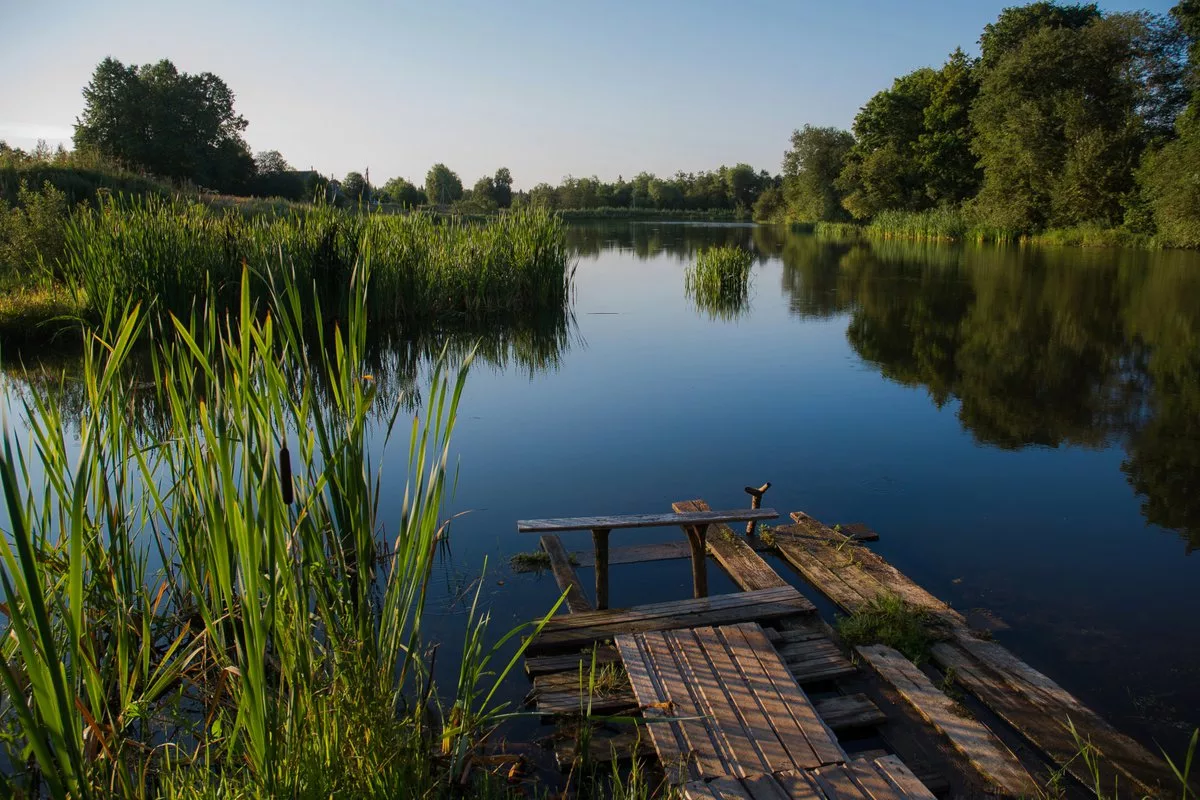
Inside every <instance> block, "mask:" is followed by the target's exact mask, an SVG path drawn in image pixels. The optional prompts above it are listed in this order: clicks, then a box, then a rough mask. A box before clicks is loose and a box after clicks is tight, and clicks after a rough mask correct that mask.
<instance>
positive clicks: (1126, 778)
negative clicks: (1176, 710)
mask: <svg viewBox="0 0 1200 800" xmlns="http://www.w3.org/2000/svg"><path fill="white" fill-rule="evenodd" d="M791 516H792V519H793V520H794V521H795V524H794V525H789V526H782V527H779V528H776V529H775V540H776V544H777V546H778V548H779V551H780V554H781V555H782V556H783V557H784V558H785V560H787V561H788V562H789V563H790V564H791V565H792V566H793V567H795V568H796V569H797V570H799V571H800V573H801V574H802V575H804V577H805V578H806V579H808V581H809V582H810V583H812V584H813V585H814V586H815V587H816V588H817V589H819V590H820V591H821V592H822V593H823V594H825V595H826V596H827V597H829V598H830V599H831V600H833V601H834V602H835V603H837V605H838V606H840V607H841V608H842V609H843V610H845V611H848V612H853V611H855V610H856V609H858V608H859V607H861V606H862V605H863V604H864V603H865V602H867V601H868V600H870V599H872V598H874V597H878V596H880V595H882V594H883V593H891V594H895V595H898V596H899V597H901V598H903V599H904V600H905V601H907V602H908V603H911V604H913V605H915V606H918V607H920V608H923V609H925V610H927V611H929V612H930V614H931V615H932V616H933V617H934V618H935V620H937V622H938V623H939V625H940V626H941V628H942V629H943V631H944V632H945V634H946V636H947V638H948V642H946V643H945V644H942V645H938V646H936V647H935V648H934V651H933V658H934V662H935V663H936V664H938V666H940V667H942V668H943V669H953V670H954V673H955V676H956V679H957V680H958V682H959V683H960V684H961V685H962V686H963V687H964V688H965V689H967V690H968V691H970V692H971V693H972V694H973V695H975V696H976V697H977V698H978V699H979V700H980V702H982V703H983V704H984V705H985V706H987V707H988V708H989V709H991V710H992V711H993V712H995V713H996V714H997V715H998V716H999V717H1001V718H1002V719H1004V720H1005V721H1006V722H1008V723H1009V724H1010V725H1012V726H1013V727H1014V728H1016V729H1017V730H1018V731H1019V732H1020V733H1021V734H1022V735H1024V736H1025V737H1026V738H1028V739H1029V741H1030V742H1032V743H1033V744H1034V745H1035V746H1036V747H1037V748H1038V749H1040V750H1041V751H1042V752H1043V753H1045V754H1046V755H1047V756H1049V757H1050V758H1051V760H1053V761H1054V762H1055V763H1056V764H1058V765H1059V766H1062V767H1064V768H1065V769H1066V770H1067V771H1068V772H1070V773H1071V774H1072V775H1074V776H1075V777H1076V778H1077V779H1079V780H1080V781H1082V782H1084V783H1085V784H1088V785H1090V783H1091V782H1092V780H1093V776H1092V775H1091V773H1090V772H1089V771H1088V767H1087V765H1086V764H1085V763H1084V762H1083V760H1082V759H1080V758H1078V757H1077V754H1078V752H1079V742H1077V741H1076V736H1075V734H1073V733H1072V732H1071V730H1070V727H1071V726H1072V725H1073V726H1074V727H1075V730H1076V732H1077V733H1078V736H1079V737H1080V739H1081V740H1083V741H1087V742H1089V743H1090V744H1091V746H1092V747H1093V748H1094V749H1095V750H1096V751H1097V752H1098V753H1099V759H1098V761H1099V765H1100V770H1101V775H1102V779H1103V782H1104V785H1105V786H1106V787H1110V786H1112V785H1113V783H1114V780H1116V781H1118V782H1119V783H1120V784H1121V785H1132V788H1133V789H1134V790H1135V791H1136V792H1137V793H1138V794H1140V795H1157V794H1160V793H1161V791H1162V789H1163V788H1164V787H1169V786H1173V785H1175V783H1177V781H1176V779H1175V777H1174V774H1173V773H1172V772H1171V771H1170V768H1169V767H1168V766H1167V765H1166V763H1165V762H1163V761H1162V759H1160V758H1158V757H1157V756H1156V755H1154V754H1153V753H1151V752H1150V751H1149V750H1147V749H1146V748H1144V747H1142V746H1141V745H1140V744H1138V743H1137V742H1135V741H1134V740H1133V739H1131V738H1130V737H1128V736H1126V735H1124V734H1122V733H1120V732H1119V731H1117V730H1116V729H1115V728H1113V727H1112V725H1110V724H1109V723H1108V722H1107V721H1106V720H1104V719H1103V718H1102V717H1100V716H1099V715H1098V714H1096V713H1095V712H1094V711H1092V710H1091V709H1089V708H1087V707H1086V706H1085V705H1084V704H1083V703H1081V702H1080V701H1079V700H1078V699H1077V698H1076V697H1075V696H1074V695H1072V694H1071V693H1069V692H1068V691H1066V690H1065V689H1063V688H1062V687H1061V686H1059V685H1058V684H1057V683H1056V682H1055V681H1053V680H1052V679H1050V678H1049V677H1048V676H1046V675H1045V674H1043V673H1042V672H1040V671H1038V670H1036V669H1034V668H1033V667H1032V666H1030V665H1029V664H1027V663H1025V662H1024V661H1022V660H1021V659H1019V658H1017V657H1016V656H1015V655H1014V654H1013V653H1012V652H1011V651H1009V650H1008V649H1006V648H1005V647H1003V646H1001V645H999V644H996V643H995V642H989V641H984V640H981V639H979V638H978V637H977V636H976V635H975V634H974V633H973V632H972V631H971V630H970V628H969V626H968V625H967V622H966V619H965V618H964V617H963V616H962V614H960V613H959V612H958V611H956V610H955V609H953V608H951V607H950V606H949V605H947V604H946V603H944V602H943V601H941V600H939V599H938V598H936V597H934V596H933V595H932V594H930V593H929V592H927V591H926V590H925V589H923V588H921V587H920V586H918V585H917V584H915V583H913V582H912V580H910V579H909V578H908V577H907V576H906V575H904V574H903V573H902V572H900V571H899V570H898V569H896V568H895V567H894V566H892V565H891V564H888V563H887V562H886V561H884V560H883V559H882V558H881V557H880V556H879V555H877V554H876V553H874V552H872V551H871V550H869V549H867V548H865V547H861V546H858V545H855V544H852V543H848V542H847V541H846V540H847V537H845V536H843V535H842V534H840V533H838V532H836V531H833V530H832V529H830V528H828V527H826V526H824V525H822V524H821V523H820V522H818V521H816V520H814V519H813V518H811V517H809V516H807V515H806V514H803V513H800V512H795V513H793V514H792V515H791Z"/></svg>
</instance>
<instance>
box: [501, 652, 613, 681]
mask: <svg viewBox="0 0 1200 800" xmlns="http://www.w3.org/2000/svg"><path fill="white" fill-rule="evenodd" d="M619 663H621V657H620V656H619V655H617V651H616V649H615V648H613V647H609V646H606V645H601V646H598V647H597V648H596V666H597V667H603V666H605V665H606V664H619ZM580 664H582V665H583V670H584V671H585V672H586V671H588V670H589V669H591V667H592V653H591V650H590V649H588V650H582V651H580V652H578V653H560V654H557V655H550V656H531V657H529V658H527V659H525V672H527V673H528V674H529V675H530V676H531V677H532V676H535V675H542V674H545V673H547V672H566V671H567V670H571V671H574V672H578V670H579V665H580Z"/></svg>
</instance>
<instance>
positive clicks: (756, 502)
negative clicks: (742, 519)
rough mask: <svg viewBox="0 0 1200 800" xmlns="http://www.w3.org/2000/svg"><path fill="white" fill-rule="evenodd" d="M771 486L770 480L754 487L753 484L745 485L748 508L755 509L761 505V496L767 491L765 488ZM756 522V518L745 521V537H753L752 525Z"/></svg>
mask: <svg viewBox="0 0 1200 800" xmlns="http://www.w3.org/2000/svg"><path fill="white" fill-rule="evenodd" d="M770 488H771V482H770V481H767V482H766V483H764V484H763V485H762V486H759V487H758V488H757V489H755V488H754V487H753V486H747V487H746V494H748V495H750V508H751V509H757V508H759V507H760V506H762V496H763V495H764V494H766V493H767V489H770ZM757 524H758V522H757V521H756V520H750V521H749V522H747V523H746V538H748V539H753V538H754V527H755V526H756V525H757Z"/></svg>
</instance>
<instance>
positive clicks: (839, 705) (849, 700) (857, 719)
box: [813, 693, 887, 731]
mask: <svg viewBox="0 0 1200 800" xmlns="http://www.w3.org/2000/svg"><path fill="white" fill-rule="evenodd" d="M813 708H815V709H816V710H817V716H819V717H820V718H821V719H822V720H823V721H824V722H825V724H826V725H828V726H829V728H830V729H831V730H834V731H845V730H852V729H854V728H869V727H871V726H873V725H882V724H883V723H884V722H887V715H886V714H884V713H883V712H882V711H880V710H879V706H877V705H875V704H874V703H873V702H871V698H869V697H867V696H866V695H865V694H862V693H856V694H847V695H842V696H840V697H826V698H823V699H821V700H814V701H813Z"/></svg>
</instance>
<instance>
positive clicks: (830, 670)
mask: <svg viewBox="0 0 1200 800" xmlns="http://www.w3.org/2000/svg"><path fill="white" fill-rule="evenodd" d="M784 663H785V665H786V666H787V668H788V672H789V673H791V675H792V677H793V678H795V680H796V682H797V683H799V684H805V683H817V682H819V681H832V680H836V679H838V678H843V677H845V676H847V675H853V674H854V673H855V672H857V671H858V668H857V667H855V666H854V665H853V664H851V663H850V662H849V661H846V660H844V659H843V660H842V661H840V662H806V663H804V664H797V665H795V666H793V665H792V664H788V663H787V662H784Z"/></svg>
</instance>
